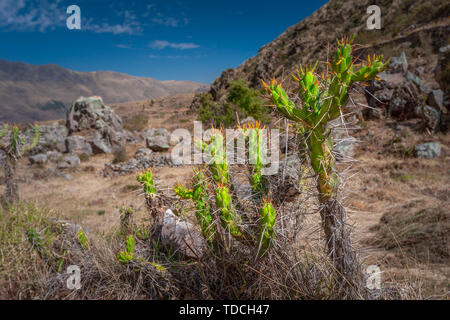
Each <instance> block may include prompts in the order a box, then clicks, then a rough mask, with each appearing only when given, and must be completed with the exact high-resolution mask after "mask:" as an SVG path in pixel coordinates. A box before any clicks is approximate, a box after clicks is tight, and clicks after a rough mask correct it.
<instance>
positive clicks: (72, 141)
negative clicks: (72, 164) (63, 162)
mask: <svg viewBox="0 0 450 320" xmlns="http://www.w3.org/2000/svg"><path fill="white" fill-rule="evenodd" d="M65 143H66V149H67V152H69V153H70V154H76V155H81V154H85V155H87V156H91V155H92V147H91V145H90V144H89V143H87V142H86V140H85V139H84V138H83V137H82V136H78V135H72V136H68V137H67V138H66V141H65Z"/></svg>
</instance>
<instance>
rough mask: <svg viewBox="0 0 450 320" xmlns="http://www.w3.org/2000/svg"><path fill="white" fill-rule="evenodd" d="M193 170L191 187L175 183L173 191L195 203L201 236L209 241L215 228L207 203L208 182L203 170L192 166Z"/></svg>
mask: <svg viewBox="0 0 450 320" xmlns="http://www.w3.org/2000/svg"><path fill="white" fill-rule="evenodd" d="M193 171H194V176H193V178H192V189H187V188H185V187H183V186H181V185H179V184H177V185H176V186H175V187H174V191H175V193H176V194H177V195H178V196H179V197H180V198H181V199H184V200H187V199H191V200H192V201H193V202H194V203H195V206H196V211H195V216H196V218H197V222H198V223H199V224H200V227H201V229H202V233H203V236H204V237H205V238H206V239H207V240H208V241H211V240H212V237H213V235H214V232H215V228H214V224H213V218H212V216H211V209H210V205H209V203H208V182H207V180H206V176H205V173H204V170H199V169H196V168H194V169H193Z"/></svg>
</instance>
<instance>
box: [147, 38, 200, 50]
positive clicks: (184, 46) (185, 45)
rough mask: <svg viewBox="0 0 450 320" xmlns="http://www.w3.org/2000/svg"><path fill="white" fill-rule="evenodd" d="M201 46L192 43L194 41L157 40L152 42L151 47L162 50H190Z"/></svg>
mask: <svg viewBox="0 0 450 320" xmlns="http://www.w3.org/2000/svg"><path fill="white" fill-rule="evenodd" d="M198 47H200V46H199V45H198V44H195V43H192V42H180V43H175V42H169V41H166V40H155V41H153V42H152V43H150V48H153V49H158V50H162V49H165V48H172V49H179V50H188V49H195V48H198Z"/></svg>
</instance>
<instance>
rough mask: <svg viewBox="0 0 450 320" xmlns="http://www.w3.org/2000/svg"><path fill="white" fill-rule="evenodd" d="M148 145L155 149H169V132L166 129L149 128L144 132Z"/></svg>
mask: <svg viewBox="0 0 450 320" xmlns="http://www.w3.org/2000/svg"><path fill="white" fill-rule="evenodd" d="M142 136H143V138H144V139H145V141H146V144H147V147H148V148H150V149H151V150H153V151H167V150H169V148H170V146H169V132H168V131H167V130H166V129H163V128H161V129H149V130H146V131H144V132H143V134H142Z"/></svg>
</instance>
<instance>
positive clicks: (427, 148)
mask: <svg viewBox="0 0 450 320" xmlns="http://www.w3.org/2000/svg"><path fill="white" fill-rule="evenodd" d="M414 155H415V156H416V157H418V158H425V159H431V158H436V157H439V156H440V155H441V144H440V143H439V142H427V143H423V144H418V145H416V146H415V147H414Z"/></svg>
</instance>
